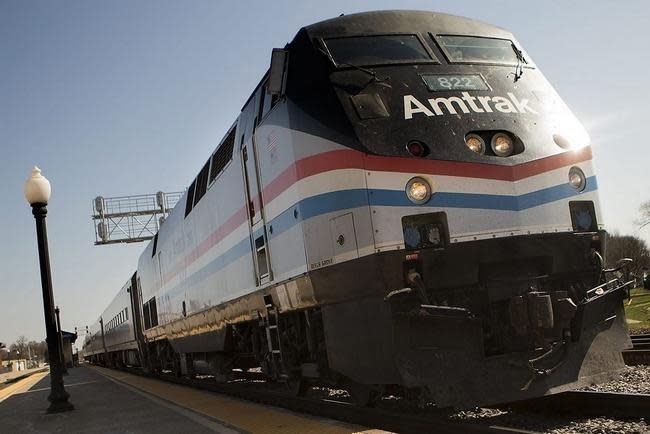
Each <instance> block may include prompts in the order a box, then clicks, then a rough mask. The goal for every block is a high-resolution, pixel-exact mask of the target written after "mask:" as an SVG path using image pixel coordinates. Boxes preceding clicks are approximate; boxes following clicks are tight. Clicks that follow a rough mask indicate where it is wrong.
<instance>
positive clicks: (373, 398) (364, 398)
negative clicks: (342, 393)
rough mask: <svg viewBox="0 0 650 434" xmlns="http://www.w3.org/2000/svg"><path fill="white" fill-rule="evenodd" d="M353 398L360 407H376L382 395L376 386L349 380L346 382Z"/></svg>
mask: <svg viewBox="0 0 650 434" xmlns="http://www.w3.org/2000/svg"><path fill="white" fill-rule="evenodd" d="M345 386H346V388H347V390H348V392H349V393H350V396H351V397H352V400H353V401H354V403H355V404H357V405H358V406H360V407H374V406H375V405H376V404H377V401H378V400H379V398H380V397H381V393H380V392H379V391H378V390H377V388H376V387H374V386H370V385H367V384H361V383H357V382H356V381H353V380H347V381H346V384H345Z"/></svg>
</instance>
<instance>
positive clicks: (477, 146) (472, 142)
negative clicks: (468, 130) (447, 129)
mask: <svg viewBox="0 0 650 434" xmlns="http://www.w3.org/2000/svg"><path fill="white" fill-rule="evenodd" d="M465 144H466V145H467V147H468V148H469V149H471V150H472V151H474V152H476V153H477V154H485V141H484V140H483V139H482V138H481V136H479V135H478V134H468V135H466V136H465Z"/></svg>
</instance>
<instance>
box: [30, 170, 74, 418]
mask: <svg viewBox="0 0 650 434" xmlns="http://www.w3.org/2000/svg"><path fill="white" fill-rule="evenodd" d="M51 193H52V189H51V187H50V182H49V181H48V180H47V179H46V178H45V177H44V176H43V175H41V170H40V169H39V168H38V167H36V166H34V168H33V169H32V174H31V176H30V177H29V178H28V179H27V181H26V182H25V198H26V199H27V202H29V204H30V205H31V206H32V214H34V219H35V220H36V237H37V239H38V259H39V263H40V267H41V286H42V288H43V310H44V313H45V332H46V335H47V338H46V340H47V351H48V353H49V355H50V386H51V392H50V396H49V397H48V400H49V401H50V406H49V407H48V409H47V412H48V413H59V412H63V411H69V410H72V409H74V406H73V405H72V404H71V403H70V402H69V401H68V398H69V397H70V395H68V392H66V391H65V387H64V386H63V375H62V371H61V353H60V352H59V345H58V343H57V336H56V319H55V317H54V295H53V294H52V274H51V270H50V257H49V251H48V245H47V226H46V224H45V216H46V215H47V202H48V201H49V199H50V194H51Z"/></svg>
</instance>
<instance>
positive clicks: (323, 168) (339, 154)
mask: <svg viewBox="0 0 650 434" xmlns="http://www.w3.org/2000/svg"><path fill="white" fill-rule="evenodd" d="M361 168H363V154H362V153H361V152H358V151H353V150H349V149H344V150H339V151H329V152H323V153H322V154H316V155H312V156H310V157H306V158H303V159H302V160H298V161H297V162H295V163H293V164H292V165H291V166H289V167H287V168H286V169H285V170H283V171H282V173H280V174H279V175H278V176H276V177H275V179H273V180H272V181H271V182H269V183H268V184H267V185H266V187H264V189H263V190H262V194H263V197H264V203H269V202H271V201H272V200H273V199H275V198H276V197H278V196H279V195H280V194H281V193H282V192H284V191H285V190H287V189H288V188H289V187H291V186H292V185H293V184H295V183H296V182H297V181H299V180H301V179H304V178H308V177H310V176H313V175H317V174H319V173H324V172H329V171H331V170H339V169H361Z"/></svg>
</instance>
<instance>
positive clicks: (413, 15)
mask: <svg viewBox="0 0 650 434" xmlns="http://www.w3.org/2000/svg"><path fill="white" fill-rule="evenodd" d="M304 29H305V30H306V31H307V33H308V34H309V36H310V37H311V38H329V37H340V36H359V35H368V34H378V33H427V32H431V33H434V34H445V33H450V34H463V35H467V36H472V35H477V36H479V35H480V36H491V37H495V38H507V39H511V38H512V34H511V33H510V32H508V31H507V30H504V29H501V28H499V27H495V26H492V25H490V24H486V23H483V22H480V21H476V20H471V19H469V18H465V17H459V16H456V15H448V14H442V13H438V12H429V11H401V10H400V11H374V12H362V13H358V14H351V15H342V16H340V17H336V18H332V19H329V20H325V21H321V22H318V23H315V24H312V25H310V26H306V27H304Z"/></svg>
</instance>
